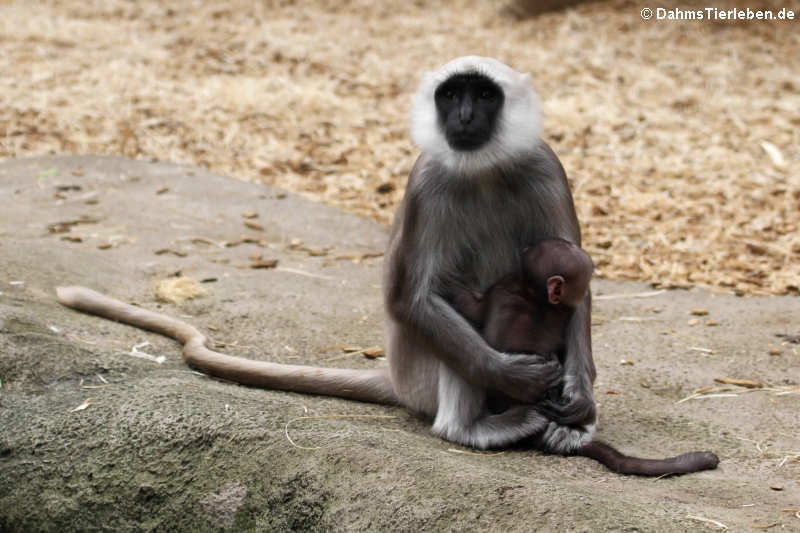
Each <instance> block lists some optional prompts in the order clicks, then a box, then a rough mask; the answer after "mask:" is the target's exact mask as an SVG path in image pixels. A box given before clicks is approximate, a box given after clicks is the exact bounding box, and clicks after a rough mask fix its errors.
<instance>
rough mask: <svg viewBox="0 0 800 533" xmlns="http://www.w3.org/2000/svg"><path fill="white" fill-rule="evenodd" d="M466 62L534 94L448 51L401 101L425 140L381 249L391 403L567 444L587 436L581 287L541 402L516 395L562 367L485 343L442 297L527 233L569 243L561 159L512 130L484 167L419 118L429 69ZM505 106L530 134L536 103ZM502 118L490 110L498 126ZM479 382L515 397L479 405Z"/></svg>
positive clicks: (502, 266)
mask: <svg viewBox="0 0 800 533" xmlns="http://www.w3.org/2000/svg"><path fill="white" fill-rule="evenodd" d="M476 64H477V65H480V72H482V73H484V74H487V75H488V76H490V77H493V79H496V80H497V79H502V80H503V84H501V86H502V88H503V90H504V91H508V90H511V91H514V94H515V95H516V96H515V98H516V100H517V101H527V100H526V98H525V97H524V96H520V94H522V93H523V92H524V91H529V92H530V94H531V98H530V100H531V101H535V95H534V93H533V92H532V90H531V89H530V87H519V86H518V85H519V84H522V83H524V84H527V83H528V79H527V77H525V76H523V75H519V76H514V75H511V74H509V73H508V71H507V70H505V69H508V67H505V66H504V65H503V69H502V70H501V71H500V73H499V74H498V75H497V76H492V72H493V71H492V69H493V68H494V63H493V62H492V61H487V62H483V63H481V58H467V59H462V60H454V61H453V62H451V63H449V64H448V65H446V66H445V67H444V68H443V73H438V74H434V75H430V76H428V78H426V82H423V85H422V87H421V89H420V93H418V95H417V98H416V105H417V106H423V108H422V109H421V110H420V109H415V111H414V112H413V113H412V117H414V119H415V120H417V121H421V122H422V123H423V124H422V125H420V124H419V123H415V124H412V130H413V131H414V132H415V139H417V140H418V141H419V139H423V141H424V142H421V143H420V144H421V145H422V146H421V148H423V150H425V149H426V148H429V147H434V149H431V150H430V152H433V153H428V152H423V154H422V155H421V156H420V157H419V159H418V160H417V163H416V164H415V166H414V169H413V170H412V172H411V176H410V177H409V180H408V186H407V189H406V197H405V200H404V203H403V205H402V207H401V209H400V210H399V211H398V213H397V215H396V218H395V225H394V228H393V231H392V237H391V241H390V243H389V251H388V254H387V258H386V265H387V272H386V280H385V285H386V287H385V290H386V308H387V311H388V313H387V340H388V356H389V366H390V373H391V378H392V383H393V385H394V389H395V390H394V392H395V394H396V395H397V398H398V400H399V401H400V402H401V403H403V404H405V405H407V406H409V407H410V408H412V409H415V410H418V411H420V412H422V413H424V414H426V415H428V416H431V417H433V418H434V425H433V431H434V432H435V433H436V434H438V435H440V436H442V437H443V438H445V439H447V440H451V441H454V442H459V443H461V444H464V445H467V446H475V447H478V448H488V447H498V446H504V445H507V444H509V443H511V442H515V441H518V440H521V439H523V438H532V439H535V440H536V441H537V442H539V444H540V446H541V447H542V448H543V449H546V450H549V451H554V452H558V453H569V452H571V451H574V450H575V449H577V448H578V447H580V446H581V445H583V444H584V443H586V442H588V441H589V440H590V439H591V436H592V433H593V430H594V425H593V422H594V419H595V415H594V400H593V395H592V382H593V380H594V363H593V361H592V356H591V342H590V338H589V327H588V325H589V305H590V298H589V297H588V296H587V298H586V300H585V301H584V302H583V303H581V304H579V305H578V306H577V308H576V312H575V313H574V315H573V318H572V319H571V322H570V324H569V325H568V327H567V332H568V335H567V339H566V345H567V350H566V357H565V361H564V368H563V378H564V383H565V394H564V400H566V401H565V402H564V404H563V405H561V406H557V405H551V406H549V409H540V408H539V407H538V406H537V405H532V404H530V403H526V401H532V400H533V399H534V398H539V397H541V396H542V395H543V393H544V391H545V390H546V389H547V388H549V386H550V385H551V384H552V383H554V382H555V381H557V380H558V379H559V378H561V377H562V369H561V367H560V366H559V365H558V363H556V362H553V361H550V360H547V359H545V358H542V357H537V356H530V355H519V354H506V353H500V352H498V351H496V350H494V349H492V348H491V347H490V346H489V345H488V344H487V343H486V341H485V340H484V339H483V338H482V337H481V336H480V334H479V333H478V332H476V331H475V329H474V328H473V327H472V326H471V325H470V324H469V323H468V322H467V321H466V320H465V319H464V318H463V317H462V316H461V315H460V314H458V313H457V312H456V311H455V310H454V309H453V308H452V306H451V305H450V304H449V303H448V301H447V300H446V294H445V290H444V289H445V287H446V286H447V283H448V282H453V281H455V282H457V283H459V284H460V285H463V286H464V287H467V288H469V289H472V290H475V291H477V292H479V293H482V292H484V291H485V290H486V289H487V288H488V287H489V286H491V285H492V284H494V283H495V282H496V281H497V280H499V279H500V278H502V277H503V276H505V275H507V274H509V273H512V272H516V271H518V270H519V268H520V254H521V252H522V250H523V249H524V248H525V247H526V246H528V245H531V244H533V243H534V242H536V241H537V240H539V239H542V238H552V237H557V238H561V239H564V240H567V241H570V242H573V243H575V244H577V245H578V246H580V244H581V238H580V229H579V226H578V221H577V217H576V215H575V208H574V205H573V201H572V195H571V193H570V191H569V186H568V184H567V180H566V175H565V173H564V170H563V168H562V166H561V163H560V162H559V161H558V158H557V157H556V155H555V154H554V153H553V151H552V150H551V149H550V148H549V147H548V146H547V145H546V144H545V143H544V142H543V141H541V140H540V139H538V137H536V138H535V140H533V141H532V142H530V144H529V145H528V147H527V149H526V150H524V151H523V150H521V149H520V148H519V147H520V142H519V141H520V140H519V139H514V140H513V142H512V143H511V144H513V145H514V146H515V148H514V150H512V151H509V152H503V151H502V150H501V149H498V148H497V147H495V148H492V161H493V166H488V167H487V166H486V165H484V164H483V163H479V162H477V161H478V160H480V161H482V162H485V161H486V159H485V154H483V155H481V154H472V153H471V152H460V153H458V154H455V153H450V154H447V153H446V152H447V149H448V148H447V146H446V140H444V135H443V132H441V131H439V130H438V129H436V130H434V131H426V130H425V129H424V128H423V126H426V127H434V128H438V126H436V125H435V121H432V120H431V119H430V113H431V109H430V105H431V104H430V101H429V100H430V95H431V94H432V92H433V91H434V90H435V88H436V86H435V84H433V83H432V82H430V80H435V81H437V82H438V83H441V82H442V81H444V80H445V79H447V77H448V76H450V75H452V74H456V73H460V72H461V71H459V70H458V68H457V67H459V66H461V67H463V69H464V71H465V72H472V71H475V70H476ZM512 72H513V71H512ZM509 84H511V85H509ZM514 84H517V85H514ZM514 111H516V112H517V113H520V112H522V113H532V115H531V116H527V117H519V116H516V117H514V122H517V123H519V122H526V121H527V122H529V123H530V124H532V125H534V127H535V129H536V133H537V134H538V125H539V123H540V117H539V115H538V108H534V107H532V106H517V107H516V108H514ZM509 112H510V111H509V110H508V109H503V110H502V111H501V113H504V114H508V113H509ZM508 123H509V120H508V118H507V117H506V116H504V115H501V120H500V124H501V126H499V127H500V128H502V124H508ZM431 124H434V125H433V126H431ZM501 133H502V137H503V138H504V139H506V140H508V139H509V138H510V137H509V136H513V135H514V133H515V132H514V131H511V130H509V129H507V128H506V129H502V131H501ZM530 134H531V129H530V128H528V129H527V130H526V131H524V132H522V136H523V137H524V138H525V139H527V138H528V136H529V135H530ZM491 146H494V145H491V143H490V147H491ZM451 152H454V151H453V150H451ZM443 153H444V155H443ZM471 157H472V158H473V160H470V158H471ZM476 158H477V159H476ZM453 161H460V163H459V164H458V165H456V164H453ZM470 161H471V162H470ZM487 389H494V390H498V391H502V392H503V393H504V394H506V395H507V396H509V397H511V398H513V399H514V400H516V403H515V404H513V405H512V407H511V408H510V409H508V410H507V411H505V412H503V413H500V414H492V413H490V412H489V411H488V409H487V406H486V392H487ZM561 410H563V414H564V416H565V417H572V419H571V420H570V422H571V423H573V424H572V425H573V427H566V426H562V425H561V424H560V423H559V420H557V418H558V415H559V414H560V413H561ZM543 413H550V415H549V416H547V415H545V414H543ZM575 426H577V427H578V428H577V429H576V427H575Z"/></svg>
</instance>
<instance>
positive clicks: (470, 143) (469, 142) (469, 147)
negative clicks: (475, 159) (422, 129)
mask: <svg viewBox="0 0 800 533" xmlns="http://www.w3.org/2000/svg"><path fill="white" fill-rule="evenodd" d="M447 144H449V145H450V148H452V149H453V150H458V151H462V152H471V151H473V150H477V149H479V148H480V147H482V146H483V145H484V144H486V139H485V138H484V136H483V135H480V134H475V133H472V132H469V131H459V132H455V133H452V134H450V135H448V136H447Z"/></svg>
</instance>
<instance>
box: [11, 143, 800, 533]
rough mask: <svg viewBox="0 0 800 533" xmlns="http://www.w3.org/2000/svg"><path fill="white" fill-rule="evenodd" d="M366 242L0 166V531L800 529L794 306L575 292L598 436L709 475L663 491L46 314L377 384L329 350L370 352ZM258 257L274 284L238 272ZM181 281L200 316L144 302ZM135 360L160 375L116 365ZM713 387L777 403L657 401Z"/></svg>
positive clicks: (273, 217) (185, 307) (162, 187)
mask: <svg viewBox="0 0 800 533" xmlns="http://www.w3.org/2000/svg"><path fill="white" fill-rule="evenodd" d="M253 213H256V214H257V215H258V216H257V217H256V218H245V216H244V215H252V214H253ZM246 223H249V226H248V225H246ZM259 225H260V226H261V228H263V229H259ZM386 234H387V232H386V229H385V228H383V227H381V226H379V225H376V224H374V223H372V222H370V221H367V220H363V219H360V218H358V217H355V216H352V215H349V214H346V213H342V212H339V211H336V210H334V209H331V208H329V207H326V206H323V205H319V204H314V203H311V202H308V201H306V200H303V199H301V198H298V197H296V196H294V195H291V194H288V195H287V194H285V193H282V192H281V191H278V190H276V189H271V188H268V187H264V186H259V185H253V184H247V183H242V182H238V181H235V180H232V179H227V178H224V177H220V176H216V175H213V174H210V173H208V172H206V171H203V170H199V169H192V168H187V167H182V166H178V165H170V164H162V163H146V162H141V161H131V160H126V159H119V158H96V157H45V158H38V159H29V160H17V161H6V162H4V163H2V164H0V272H2V277H1V278H0V380H2V388H0V428H2V430H0V531H59V532H64V531H94V530H110V531H138V530H158V531H172V530H176V531H216V530H220V529H226V528H227V529H230V530H235V531H243V530H248V531H249V530H261V531H287V530H298V531H330V530H346V531H347V530H352V531H363V530H374V531H422V530H424V531H503V532H507V531H591V532H596V531H687V530H690V529H693V530H699V531H703V530H709V531H712V530H714V529H715V527H716V526H714V525H713V524H710V523H708V522H703V521H700V520H698V518H697V517H699V518H701V519H709V520H716V521H719V522H721V523H724V524H726V525H727V526H729V527H730V528H731V529H732V530H750V528H751V526H754V525H769V524H773V523H778V524H779V525H780V526H781V527H784V528H789V529H791V528H792V527H794V528H797V527H800V518H796V517H795V516H794V515H793V514H792V513H790V512H788V511H783V510H784V509H794V508H797V506H798V502H800V486H798V481H797V480H798V479H800V462H799V461H798V460H797V456H798V454H800V442H799V439H798V436H797V422H798V414H797V413H798V412H799V409H800V395H798V394H782V395H779V394H777V393H778V392H790V391H791V387H792V386H794V387H795V388H796V387H797V385H798V381H800V376H798V371H797V368H798V363H800V356H799V355H798V351H800V350H798V345H796V344H789V343H785V342H782V340H781V338H778V337H776V336H775V334H777V333H790V334H795V335H796V334H798V333H800V331H798V330H800V324H799V323H798V319H797V317H798V316H800V299H798V298H797V297H771V298H737V297H734V296H727V295H714V294H710V293H708V292H704V291H699V290H693V291H670V292H665V293H661V294H657V295H652V294H651V295H646V296H645V297H634V296H632V295H635V294H637V293H642V292H644V291H647V290H648V288H647V287H646V286H644V285H642V284H637V283H612V282H604V281H595V282H594V285H593V286H594V291H595V294H596V295H598V296H599V298H598V299H597V300H596V302H595V309H594V322H595V324H594V345H595V346H594V351H595V358H596V362H597V366H598V372H599V378H598V381H597V385H596V395H597V398H598V401H599V404H600V407H599V410H600V428H599V434H600V436H601V437H602V438H604V439H606V440H608V441H610V442H612V443H614V444H617V445H619V446H620V447H621V448H622V449H624V450H625V451H627V452H630V453H635V454H641V455H646V456H657V455H665V454H670V455H672V454H675V453H680V452H683V451H688V450H693V449H711V450H714V451H715V452H717V453H718V454H719V455H720V457H721V458H722V463H721V464H720V467H719V468H718V469H717V470H715V471H711V472H703V473H699V474H694V475H689V476H683V477H674V478H664V479H658V480H653V479H639V478H633V477H626V476H618V475H614V474H612V473H610V472H608V471H606V470H604V469H603V468H602V467H600V466H599V465H597V464H595V463H593V462H591V461H589V460H587V459H582V458H563V457H555V456H545V455H542V454H540V453H538V452H535V451H531V450H525V449H514V450H507V451H505V452H503V453H474V452H472V451H470V450H467V449H464V448H461V447H458V446H454V445H452V444H449V443H446V442H443V441H441V440H439V439H437V438H435V437H433V436H432V435H430V433H429V431H428V425H427V422H426V421H424V420H420V419H418V418H416V417H415V416H413V415H412V414H409V413H407V412H406V411H405V410H403V409H401V408H395V407H386V406H377V405H370V404H363V403H358V402H352V401H346V400H340V399H334V398H324V397H315V396H304V395H299V394H293V393H286V392H280V391H265V390H259V389H254V388H248V387H242V386H238V385H236V384H232V383H227V382H223V381H219V380H215V379H211V378H208V377H205V376H203V375H201V374H198V373H196V372H193V371H191V370H190V369H189V368H188V367H187V366H186V365H185V364H184V363H183V362H182V361H181V358H180V349H179V346H178V344H177V343H175V342H173V341H171V340H169V339H165V338H163V337H160V336H158V335H155V334H152V333H148V332H143V331H139V330H137V329H134V328H131V327H128V326H124V325H120V324H116V323H112V322H109V321H106V320H103V319H99V318H96V317H91V316H87V315H84V314H80V313H77V312H75V311H72V310H69V309H66V308H64V307H61V306H60V305H58V304H57V303H56V301H55V299H54V291H53V289H54V287H56V286H58V285H64V284H82V285H87V286H90V287H93V288H95V289H97V290H100V291H102V292H105V293H108V294H111V295H113V296H115V297H118V298H120V299H123V300H125V301H130V302H135V303H137V304H139V305H141V306H143V307H148V308H152V309H158V310H161V311H164V312H167V313H169V314H172V315H175V316H181V317H184V318H185V319H186V320H187V321H189V322H191V323H193V324H194V325H196V326H197V327H199V328H200V329H201V330H202V331H204V332H205V333H207V334H208V335H209V336H210V337H211V338H212V339H213V341H214V342H215V343H216V345H217V346H218V349H220V350H221V351H227V352H229V353H234V354H237V355H243V356H248V357H252V358H259V359H265V360H272V361H283V362H289V363H299V364H314V365H326V366H358V367H363V368H368V367H374V366H377V365H383V364H385V362H384V361H382V360H380V359H378V360H368V359H365V358H363V357H362V356H360V355H358V354H356V355H344V356H343V355H341V351H337V349H336V348H333V349H331V348H330V346H335V345H343V344H348V345H356V346H362V347H368V346H372V345H380V344H381V343H382V310H381V291H380V282H381V281H380V280H381V276H380V271H381V268H380V266H381V259H380V257H375V255H376V254H378V253H380V252H381V251H382V249H383V246H384V244H385V240H386ZM243 237H245V238H244V239H243ZM237 243H238V244H237ZM259 257H260V258H261V259H262V260H268V259H277V260H278V266H277V268H274V269H255V268H252V264H253V263H254V262H255V261H258V258H259ZM178 274H181V275H185V276H190V277H192V278H194V279H196V280H198V281H200V280H204V281H205V282H204V283H201V285H202V286H203V287H204V288H206V289H207V290H208V294H207V295H206V296H204V297H201V298H198V299H195V300H191V301H188V302H185V303H183V304H180V305H175V304H166V303H159V302H157V301H156V300H155V299H154V291H153V287H154V284H155V283H156V282H157V281H161V280H164V279H168V278H170V277H173V276H175V275H178ZM619 296H621V297H619ZM698 308H703V309H706V310H708V315H707V316H698V317H694V316H693V315H691V314H690V311H691V310H693V309H698ZM709 320H712V321H714V322H716V323H717V325H714V326H711V325H706V323H707V321H709ZM144 342H149V343H150V345H147V346H142V347H140V348H139V349H140V350H142V351H144V352H147V353H149V354H153V355H163V356H165V357H166V361H165V362H164V363H163V364H158V363H156V362H153V361H151V360H147V359H141V358H136V357H133V356H131V355H126V352H130V351H131V349H132V347H133V346H134V345H138V344H140V343H144ZM326 348H327V349H326ZM770 350H779V351H780V354H779V355H770V353H769V352H770ZM622 360H625V361H629V362H630V363H632V364H621V363H620V362H621V361H622ZM718 377H732V378H745V379H751V380H758V381H761V382H762V383H764V384H765V385H768V386H769V387H771V388H772V389H774V390H758V391H755V392H749V393H746V394H738V391H739V390H740V389H738V388H737V387H732V389H734V390H732V391H720V392H722V393H723V395H722V396H717V397H710V398H709V397H704V398H700V399H694V400H688V401H685V402H680V403H678V402H679V401H680V400H681V399H683V398H686V397H687V396H690V395H691V394H692V392H693V391H695V390H696V389H700V388H703V387H708V386H712V385H714V378H718ZM716 385H718V386H720V385H719V384H716ZM87 400H89V402H88V406H86V402H87ZM84 406H85V408H83V409H76V408H79V407H84ZM792 456H793V457H794V459H792V458H791V457H792ZM786 457H789V459H786ZM778 488H780V490H778ZM693 517H695V518H693Z"/></svg>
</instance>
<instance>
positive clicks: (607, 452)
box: [575, 440, 719, 476]
mask: <svg viewBox="0 0 800 533" xmlns="http://www.w3.org/2000/svg"><path fill="white" fill-rule="evenodd" d="M575 455H581V456H583V457H589V458H590V459H594V460H596V461H599V462H600V463H602V464H603V465H605V466H606V467H608V468H609V469H610V470H613V471H614V472H617V473H620V474H633V475H637V476H664V475H669V474H689V473H691V472H698V471H700V470H711V469H714V468H716V467H717V465H718V464H719V458H718V457H717V456H716V455H714V454H713V453H711V452H689V453H684V454H681V455H677V456H675V457H668V458H667V459H640V458H639V457H630V456H627V455H624V454H622V453H620V452H619V451H618V450H617V449H616V448H614V447H612V446H611V445H609V444H606V443H605V442H602V441H599V440H593V441H591V442H589V443H587V444H584V445H583V446H581V447H580V448H578V450H577V451H576V452H575Z"/></svg>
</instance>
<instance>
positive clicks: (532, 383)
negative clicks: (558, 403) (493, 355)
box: [492, 354, 564, 404]
mask: <svg viewBox="0 0 800 533" xmlns="http://www.w3.org/2000/svg"><path fill="white" fill-rule="evenodd" d="M502 365H503V366H502V368H501V370H500V372H498V374H497V381H498V382H497V383H496V384H495V385H494V386H492V388H493V389H496V390H500V391H502V392H503V393H504V394H507V395H508V396H510V397H512V398H514V399H515V400H519V401H521V402H524V403H527V404H536V403H538V402H539V401H540V400H541V399H542V398H544V396H545V394H546V393H547V390H548V389H551V388H553V387H555V386H557V385H558V383H559V382H560V381H561V379H562V378H563V375H564V371H563V369H562V367H561V363H559V362H558V360H556V359H553V358H550V357H543V356H541V355H535V354H502Z"/></svg>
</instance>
